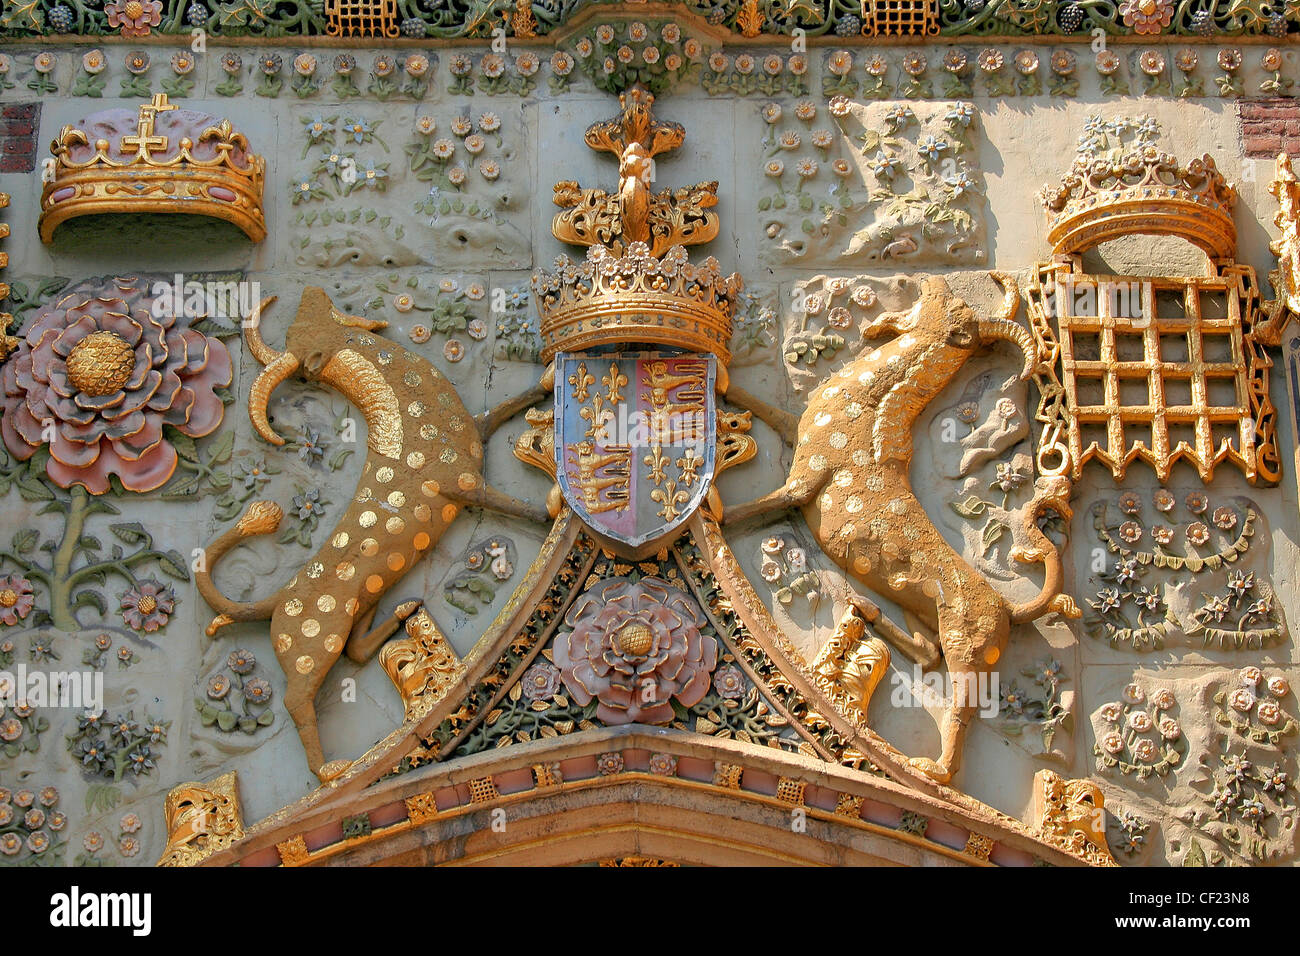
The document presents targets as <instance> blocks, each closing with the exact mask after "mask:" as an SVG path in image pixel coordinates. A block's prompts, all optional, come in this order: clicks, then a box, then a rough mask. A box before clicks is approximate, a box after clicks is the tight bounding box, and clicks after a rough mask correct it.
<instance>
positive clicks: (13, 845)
mask: <svg viewBox="0 0 1300 956" xmlns="http://www.w3.org/2000/svg"><path fill="white" fill-rule="evenodd" d="M22 848H23V841H22V837H20V836H19V835H18V834H17V833H6V834H5V835H4V836H0V853H3V854H4V855H5V856H16V855H17V854H18V853H19V852H20V851H21V850H22Z"/></svg>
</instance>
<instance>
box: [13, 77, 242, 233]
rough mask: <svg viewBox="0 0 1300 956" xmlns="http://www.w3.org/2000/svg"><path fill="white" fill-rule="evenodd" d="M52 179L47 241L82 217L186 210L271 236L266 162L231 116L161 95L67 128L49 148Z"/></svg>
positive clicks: (45, 196)
mask: <svg viewBox="0 0 1300 956" xmlns="http://www.w3.org/2000/svg"><path fill="white" fill-rule="evenodd" d="M50 152H51V153H52V154H53V157H54V165H53V171H52V175H51V176H50V177H49V178H48V181H47V182H46V183H45V187H44V189H43V190H42V191H41V215H40V220H39V223H38V228H39V232H40V236H41V242H44V243H47V244H48V243H50V242H53V241H54V231H55V229H57V228H58V227H59V225H61V224H62V223H64V222H67V221H68V220H69V219H74V218H76V217H78V216H90V215H105V214H116V213H181V214H188V215H197V216H207V217H210V218H213V219H221V220H224V221H226V222H229V223H233V224H234V225H236V226H238V227H239V228H240V229H241V230H243V231H244V233H245V234H246V235H247V236H248V238H250V239H251V240H253V241H254V242H261V241H262V240H263V239H265V238H266V218H265V215H264V214H263V211H262V187H263V178H264V176H265V170H266V161H265V160H264V159H263V158H262V157H261V156H257V155H254V154H253V153H252V152H250V150H249V144H248V139H247V137H245V136H244V134H243V133H240V132H238V131H237V130H235V129H234V127H233V126H232V125H231V122H230V120H228V119H220V120H219V119H217V118H216V117H213V116H209V115H207V114H204V113H197V112H194V111H193V110H185V109H178V108H177V107H176V106H174V105H172V104H170V103H168V101H167V94H165V93H158V94H155V95H154V97H153V99H152V100H151V101H150V102H148V103H144V104H141V106H140V107H139V110H138V113H137V114H136V115H132V114H131V111H129V110H120V109H119V110H107V111H105V112H102V113H95V114H92V115H90V116H87V117H86V118H85V119H84V120H82V121H81V123H80V124H79V125H78V126H65V127H63V129H62V130H61V131H60V133H59V136H58V138H57V139H56V140H55V141H54V142H53V143H52V144H51V145H50Z"/></svg>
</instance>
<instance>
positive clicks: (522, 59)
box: [515, 53, 542, 76]
mask: <svg viewBox="0 0 1300 956" xmlns="http://www.w3.org/2000/svg"><path fill="white" fill-rule="evenodd" d="M541 65H542V61H541V60H540V59H539V58H538V56H537V54H536V53H520V54H519V55H518V56H517V57H515V71H516V72H517V73H518V74H519V75H520V76H532V75H533V74H535V73H536V72H537V70H538V68H539V67H540V66H541Z"/></svg>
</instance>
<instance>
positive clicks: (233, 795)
mask: <svg viewBox="0 0 1300 956" xmlns="http://www.w3.org/2000/svg"><path fill="white" fill-rule="evenodd" d="M163 813H164V815H165V819H166V821H167V846H166V847H165V848H164V849H163V854H162V857H161V858H160V859H159V860H158V865H159V866H194V865H195V864H197V863H199V862H201V861H203V860H204V859H206V858H207V857H209V856H211V855H212V854H213V853H216V852H217V851H218V850H224V849H225V848H226V847H228V846H232V845H233V844H234V843H236V842H237V841H239V840H242V839H243V837H244V820H243V814H242V812H241V810H240V805H239V778H238V775H237V774H236V772H235V771H233V770H232V771H230V772H229V773H223V774H222V775H221V776H220V777H217V778H216V779H215V780H213V781H211V782H210V783H182V784H179V785H178V786H175V787H173V788H172V789H171V792H170V793H168V794H167V802H166V804H165V805H164V807H163Z"/></svg>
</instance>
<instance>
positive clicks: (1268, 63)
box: [1259, 47, 1282, 73]
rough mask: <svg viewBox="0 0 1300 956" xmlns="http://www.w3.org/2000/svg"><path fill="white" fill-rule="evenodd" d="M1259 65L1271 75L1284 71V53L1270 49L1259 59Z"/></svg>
mask: <svg viewBox="0 0 1300 956" xmlns="http://www.w3.org/2000/svg"><path fill="white" fill-rule="evenodd" d="M1259 65H1260V66H1261V67H1263V68H1264V69H1265V70H1267V71H1268V72H1270V73H1277V72H1278V71H1280V70H1281V69H1282V51H1281V50H1279V49H1277V47H1269V48H1268V49H1267V50H1265V51H1264V53H1263V55H1262V56H1261V57H1260V58H1259Z"/></svg>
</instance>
